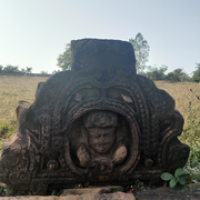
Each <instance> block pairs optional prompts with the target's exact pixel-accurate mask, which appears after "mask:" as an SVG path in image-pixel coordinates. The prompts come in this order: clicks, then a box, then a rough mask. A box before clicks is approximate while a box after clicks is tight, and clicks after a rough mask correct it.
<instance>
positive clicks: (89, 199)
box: [0, 192, 136, 200]
mask: <svg viewBox="0 0 200 200" xmlns="http://www.w3.org/2000/svg"><path fill="white" fill-rule="evenodd" d="M0 199H1V200H106V199H109V200H136V199H135V197H134V196H133V195H132V194H128V193H124V192H115V193H104V194H95V193H92V194H83V195H68V196H60V197H57V196H20V197H19V196H16V197H1V198H0Z"/></svg>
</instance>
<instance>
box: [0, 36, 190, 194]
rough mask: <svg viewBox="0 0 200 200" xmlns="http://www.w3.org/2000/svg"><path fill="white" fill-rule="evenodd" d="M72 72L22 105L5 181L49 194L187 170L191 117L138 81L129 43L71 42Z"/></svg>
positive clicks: (5, 161)
mask: <svg viewBox="0 0 200 200" xmlns="http://www.w3.org/2000/svg"><path fill="white" fill-rule="evenodd" d="M71 51H72V53H71V56H72V63H71V70H67V71H63V72H60V73H58V74H55V75H54V76H52V77H51V78H49V79H48V80H47V81H46V82H44V83H43V82H41V83H39V84H38V88H37V92H36V97H35V102H34V103H33V104H30V103H28V102H25V101H20V102H19V104H18V107H17V110H16V111H17V118H18V130H17V131H16V132H15V133H13V135H12V136H11V137H10V139H9V141H8V142H7V143H6V144H5V146H4V149H3V153H2V155H1V160H0V181H1V182H4V183H6V184H8V185H11V187H12V188H14V189H16V190H31V191H32V193H33V194H44V193H45V192H46V191H47V189H48V187H50V186H51V187H55V188H56V187H57V188H67V187H69V186H70V185H73V184H77V183H86V182H90V183H99V184H104V183H110V184H129V183H131V182H133V181H134V180H154V179H159V177H160V175H161V173H162V172H164V171H168V172H173V171H174V170H175V169H177V168H178V167H183V166H184V165H185V163H186V162H187V159H188V156H189V151H190V149H189V147H188V146H187V145H185V144H183V143H181V142H180V141H179V140H178V139H177V136H180V135H181V132H182V127H183V118H182V116H181V115H180V113H179V112H178V111H177V110H175V109H174V107H175V103H174V100H173V99H172V97H171V96H170V95H169V94H168V93H167V92H165V91H163V90H160V89H158V88H156V86H155V85H154V83H153V81H151V80H149V79H148V78H145V77H143V76H141V75H137V74H136V70H135V56H134V51H133V47H132V45H131V44H130V43H129V42H124V41H118V40H97V39H83V40H76V41H72V42H71Z"/></svg>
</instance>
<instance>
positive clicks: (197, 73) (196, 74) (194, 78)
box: [192, 63, 200, 82]
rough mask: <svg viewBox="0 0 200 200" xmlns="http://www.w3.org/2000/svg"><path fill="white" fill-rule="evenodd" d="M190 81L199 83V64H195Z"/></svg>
mask: <svg viewBox="0 0 200 200" xmlns="http://www.w3.org/2000/svg"><path fill="white" fill-rule="evenodd" d="M192 81H193V82H200V63H198V64H197V66H196V70H195V71H194V72H193V76H192Z"/></svg>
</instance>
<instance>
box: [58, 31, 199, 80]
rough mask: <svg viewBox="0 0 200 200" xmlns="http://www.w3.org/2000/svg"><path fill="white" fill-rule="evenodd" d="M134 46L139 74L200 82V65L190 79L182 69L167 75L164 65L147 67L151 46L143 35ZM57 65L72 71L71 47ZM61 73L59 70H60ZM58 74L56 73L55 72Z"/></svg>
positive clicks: (60, 57) (135, 41)
mask: <svg viewBox="0 0 200 200" xmlns="http://www.w3.org/2000/svg"><path fill="white" fill-rule="evenodd" d="M129 42H130V43H131V44H132V46H133V49H134V52H135V57H136V69H137V73H138V74H141V75H143V76H146V77H147V78H149V79H152V80H168V81H172V82H180V81H193V82H200V63H197V64H196V70H195V71H194V72H193V75H192V77H190V76H189V75H188V74H187V73H186V72H184V71H183V69H181V68H177V69H175V70H174V71H172V72H169V73H167V74H166V71H167V70H168V67H167V66H166V65H163V66H161V67H159V68H158V67H153V66H147V65H146V62H147V61H148V58H149V51H150V46H149V44H148V42H147V40H145V39H144V37H143V35H142V34H141V33H138V34H137V35H136V36H135V38H134V39H132V38H131V39H129ZM57 61H58V62H57V65H58V67H59V68H61V70H63V71H64V70H69V69H71V46H70V44H67V45H66V48H65V51H64V52H63V53H62V54H60V55H59V56H58V59H57ZM58 71H59V70H58ZM55 73H56V71H55Z"/></svg>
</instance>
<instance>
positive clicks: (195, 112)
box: [155, 81, 200, 133]
mask: <svg viewBox="0 0 200 200" xmlns="http://www.w3.org/2000/svg"><path fill="white" fill-rule="evenodd" d="M155 84H156V86H157V87H158V88H160V89H163V90H165V91H167V92H168V93H169V94H170V95H171V96H172V97H173V98H174V100H175V103H176V109H177V110H178V111H179V112H180V113H181V114H182V115H183V118H184V121H185V124H184V128H185V129H186V128H187V127H188V126H189V124H190V120H193V122H195V123H196V124H199V122H200V83H192V82H180V83H170V82H165V81H156V82H155ZM189 102H191V116H190V117H191V118H189ZM196 128H200V127H196ZM199 133H200V131H199Z"/></svg>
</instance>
